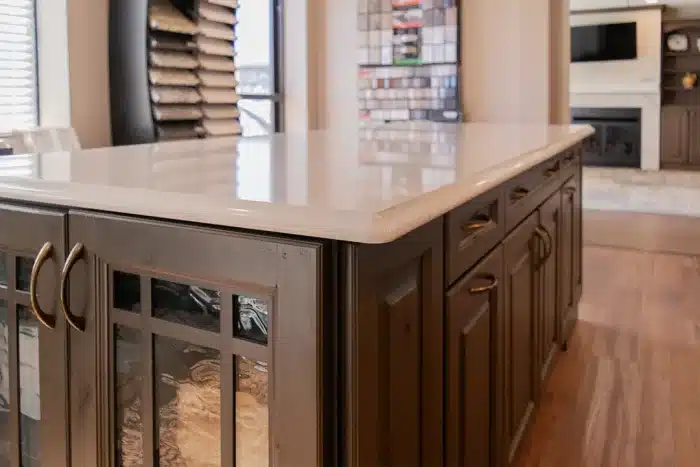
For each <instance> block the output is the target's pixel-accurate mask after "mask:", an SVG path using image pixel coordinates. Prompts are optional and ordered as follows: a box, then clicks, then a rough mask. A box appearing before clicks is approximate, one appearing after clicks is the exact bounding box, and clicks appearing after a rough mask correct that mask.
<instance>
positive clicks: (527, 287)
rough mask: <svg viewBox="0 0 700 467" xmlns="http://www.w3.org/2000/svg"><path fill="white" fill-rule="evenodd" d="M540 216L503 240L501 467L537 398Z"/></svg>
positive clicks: (509, 457)
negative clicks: (538, 239) (537, 286)
mask: <svg viewBox="0 0 700 467" xmlns="http://www.w3.org/2000/svg"><path fill="white" fill-rule="evenodd" d="M538 228H539V215H538V213H536V212H535V213H534V214H532V215H530V217H528V218H527V219H526V220H525V221H523V223H522V224H520V225H519V226H518V227H516V228H515V230H513V232H512V233H511V234H510V235H509V236H508V237H507V238H506V239H505V240H504V242H503V249H504V258H505V260H504V263H505V267H504V273H503V275H504V277H503V289H504V291H505V292H504V294H505V296H504V311H503V314H504V320H503V326H504V333H505V340H504V343H503V352H504V354H505V368H504V373H505V376H504V379H503V387H504V388H503V394H504V399H503V401H502V404H503V407H502V410H503V429H502V433H501V440H500V442H501V454H502V457H503V459H501V461H502V464H500V465H510V464H511V462H512V461H513V459H514V456H515V453H516V451H517V448H518V445H519V443H520V440H521V438H522V436H523V434H524V432H525V430H526V429H527V426H528V423H529V421H530V417H531V415H532V412H533V410H534V407H535V402H536V400H537V388H538V387H539V385H538V378H539V376H538V371H537V362H536V358H537V354H538V352H537V347H538V345H537V342H536V340H535V337H536V333H537V326H536V322H535V319H536V313H535V310H536V306H537V305H536V303H537V296H536V287H535V285H536V270H535V269H536V267H537V265H538V262H539V258H538V256H539V248H538V246H537V238H538V237H537V233H536V229H538Z"/></svg>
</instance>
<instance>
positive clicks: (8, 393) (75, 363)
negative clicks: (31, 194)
mask: <svg viewBox="0 0 700 467" xmlns="http://www.w3.org/2000/svg"><path fill="white" fill-rule="evenodd" d="M689 115H690V116H689V118H691V119H693V118H696V119H697V118H700V114H698V115H692V114H689ZM698 123H700V122H698ZM581 150H582V149H581V145H578V146H577V147H576V148H573V149H572V150H569V151H566V152H564V153H562V154H560V155H558V156H555V157H553V158H552V160H548V161H546V163H542V164H539V165H537V166H535V167H533V168H532V169H531V170H528V171H527V172H524V173H523V174H520V175H518V176H516V177H515V178H513V179H511V180H509V181H507V182H505V183H503V184H501V185H500V186H498V187H493V188H491V190H490V191H489V192H488V193H487V194H486V195H484V196H481V197H479V198H477V199H476V200H475V202H476V204H474V205H469V203H467V204H465V205H462V206H459V207H457V208H455V209H453V210H452V211H451V212H450V213H448V214H447V215H444V216H440V217H438V218H436V219H434V220H432V221H430V222H428V223H427V224H425V225H423V226H421V227H419V228H416V229H415V230H413V231H412V232H410V233H408V234H407V235H405V236H403V237H402V238H400V239H398V240H395V241H393V242H390V243H386V244H356V243H350V242H342V241H332V240H323V239H319V240H312V239H302V238H298V237H292V236H282V235H276V234H272V233H267V234H254V233H250V232H241V231H236V230H234V229H223V228H221V229H216V228H206V227H202V226H194V225H190V224H185V223H174V222H165V221H163V222H161V221H154V220H147V219H139V218H135V217H129V216H120V215H110V214H104V213H96V212H89V211H81V210H68V211H60V210H54V209H39V208H29V207H24V206H12V205H2V204H0V225H4V226H11V228H5V229H0V465H2V466H3V467H4V466H7V467H39V466H40V465H51V466H56V467H69V466H70V467H88V466H89V467H92V466H100V467H122V466H127V465H142V466H144V467H154V466H156V465H238V466H246V465H255V466H271V467H280V466H285V467H286V466H305V467H306V466H309V467H321V466H325V465H347V466H348V467H365V466H381V467H423V466H425V467H433V466H435V467H438V466H443V465H445V466H449V467H509V466H511V465H513V464H514V461H515V456H516V454H517V451H518V448H519V445H520V442H521V440H522V438H523V436H524V434H525V433H526V431H527V429H528V426H529V424H530V422H531V420H532V418H533V416H532V415H533V413H534V411H535V410H536V406H537V403H538V402H539V398H540V395H541V394H542V390H543V389H544V387H545V385H546V384H547V379H548V376H549V374H550V372H551V369H552V366H553V361H554V359H555V355H556V353H557V351H558V346H557V345H556V344H557V343H559V344H560V345H562V346H566V344H567V342H568V339H569V338H570V336H571V333H572V330H573V327H574V324H575V322H576V319H577V309H578V301H579V299H580V295H581V290H582V281H583V278H582V267H581V261H582V228H581V227H582V209H581V199H582V196H581V183H582V180H581V170H580V164H579V161H580V157H581ZM698 150H700V144H699V145H698ZM47 394H48V396H47Z"/></svg>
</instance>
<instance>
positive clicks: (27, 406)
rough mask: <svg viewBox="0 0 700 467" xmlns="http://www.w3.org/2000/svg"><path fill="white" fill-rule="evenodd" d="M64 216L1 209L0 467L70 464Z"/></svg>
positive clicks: (35, 210)
mask: <svg viewBox="0 0 700 467" xmlns="http://www.w3.org/2000/svg"><path fill="white" fill-rule="evenodd" d="M65 218H66V216H65V214H63V213H61V212H56V211H51V210H44V209H31V208H23V207H17V206H8V205H1V204H0V466H3V467H5V466H7V467H39V466H57V467H65V466H68V465H69V452H68V423H69V422H68V397H67V372H68V347H67V331H66V329H67V325H66V322H65V320H64V317H63V315H62V313H61V310H60V307H59V305H58V304H59V301H58V295H57V294H58V290H59V277H60V272H61V267H62V265H63V260H64V254H65Z"/></svg>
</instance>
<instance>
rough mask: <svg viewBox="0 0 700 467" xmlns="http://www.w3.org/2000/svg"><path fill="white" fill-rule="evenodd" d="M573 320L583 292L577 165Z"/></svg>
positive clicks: (580, 176)
mask: <svg viewBox="0 0 700 467" xmlns="http://www.w3.org/2000/svg"><path fill="white" fill-rule="evenodd" d="M574 182H575V185H573V188H574V201H575V202H574V309H573V311H574V315H575V316H574V321H575V320H576V319H577V318H578V304H579V301H580V300H581V294H582V293H583V171H582V170H581V168H580V167H579V169H578V172H577V173H576V177H575V178H574Z"/></svg>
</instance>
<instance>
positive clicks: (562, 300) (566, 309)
mask: <svg viewBox="0 0 700 467" xmlns="http://www.w3.org/2000/svg"><path fill="white" fill-rule="evenodd" d="M580 180H581V179H580V175H578V174H577V175H575V176H574V177H572V178H571V179H569V180H568V181H567V182H566V183H565V184H564V186H563V188H562V192H561V206H562V207H561V236H560V242H559V246H560V252H559V258H560V259H559V264H560V267H561V272H560V275H559V277H560V279H561V282H560V284H559V316H560V318H559V328H560V329H559V343H560V345H561V346H562V347H564V348H566V346H567V343H568V340H569V338H570V337H571V333H572V331H573V327H574V325H575V324H576V320H577V319H578V302H579V299H580V298H581V291H582V285H583V284H582V265H581V256H582V231H581V220H582V217H581V216H582V209H581V189H580V186H581V185H580Z"/></svg>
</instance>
